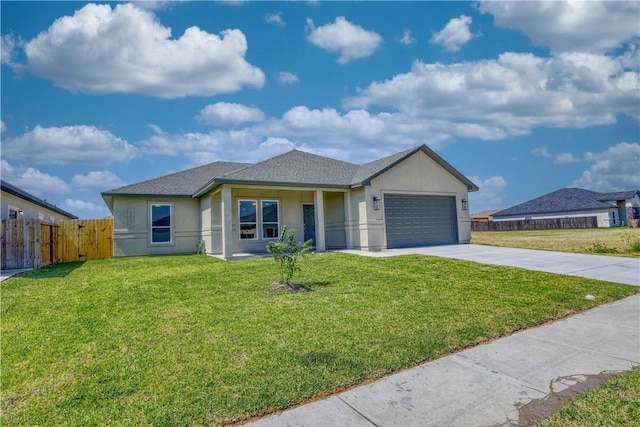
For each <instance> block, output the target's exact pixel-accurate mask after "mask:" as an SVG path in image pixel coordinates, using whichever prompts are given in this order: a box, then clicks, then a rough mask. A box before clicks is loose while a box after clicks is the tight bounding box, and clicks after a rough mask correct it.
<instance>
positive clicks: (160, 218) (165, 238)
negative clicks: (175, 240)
mask: <svg viewBox="0 0 640 427" xmlns="http://www.w3.org/2000/svg"><path fill="white" fill-rule="evenodd" d="M171 223H172V221H171V205H170V204H152V205H151V243H171Z"/></svg>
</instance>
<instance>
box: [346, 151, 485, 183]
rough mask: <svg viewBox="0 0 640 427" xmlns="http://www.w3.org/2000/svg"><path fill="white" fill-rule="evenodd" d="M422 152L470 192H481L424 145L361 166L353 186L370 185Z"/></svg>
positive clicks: (353, 180)
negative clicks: (372, 181)
mask: <svg viewBox="0 0 640 427" xmlns="http://www.w3.org/2000/svg"><path fill="white" fill-rule="evenodd" d="M420 151H421V152H423V153H424V154H426V155H427V156H428V157H430V158H431V159H432V160H433V161H435V162H436V163H437V164H438V165H440V166H441V167H442V168H443V169H444V170H446V171H447V172H449V173H450V174H451V175H453V176H454V177H455V178H457V179H458V180H459V181H460V182H462V183H463V184H464V185H466V186H467V190H468V191H478V190H479V188H478V186H477V185H475V184H474V183H473V182H471V181H470V180H469V178H467V177H466V176H464V175H463V174H461V173H460V172H459V171H458V170H457V169H456V168H454V167H453V166H451V165H450V164H449V163H448V162H447V161H446V160H444V159H443V158H442V157H440V156H439V155H438V154H436V153H435V152H434V151H433V150H431V149H430V148H429V147H427V146H426V145H424V144H423V145H420V146H418V147H413V148H410V149H408V150H405V151H402V152H400V153H396V154H392V155H391V156H388V157H385V158H382V159H379V160H375V161H373V162H370V163H367V164H364V165H362V166H360V168H359V170H358V172H357V173H356V174H355V175H354V177H353V179H352V181H351V186H352V187H357V186H360V185H369V184H370V183H371V180H372V179H374V178H375V177H377V176H379V175H381V174H383V173H384V172H386V171H387V170H389V169H391V168H392V167H394V166H396V165H398V164H400V163H402V162H403V161H404V160H406V159H408V158H409V157H411V156H413V155H414V154H416V153H418V152H420Z"/></svg>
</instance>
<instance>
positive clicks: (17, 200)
mask: <svg viewBox="0 0 640 427" xmlns="http://www.w3.org/2000/svg"><path fill="white" fill-rule="evenodd" d="M0 184H1V185H0V188H1V190H2V202H1V205H2V207H1V210H2V212H1V217H2V219H34V218H37V219H39V220H40V221H46V222H50V223H53V224H57V223H58V222H59V221H61V220H65V219H78V217H77V216H75V215H73V214H70V213H69V212H67V211H65V210H62V209H60V208H59V207H57V206H54V205H52V204H51V203H48V202H47V201H46V200H42V199H40V198H38V197H36V196H34V195H32V194H30V193H27V192H26V191H24V190H22V189H21V188H18V187H16V186H15V185H12V184H9V183H8V182H7V181H5V180H0Z"/></svg>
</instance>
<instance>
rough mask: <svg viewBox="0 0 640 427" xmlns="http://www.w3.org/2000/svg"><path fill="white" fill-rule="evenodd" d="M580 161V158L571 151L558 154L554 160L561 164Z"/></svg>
mask: <svg viewBox="0 0 640 427" xmlns="http://www.w3.org/2000/svg"><path fill="white" fill-rule="evenodd" d="M579 161H580V159H579V158H577V157H575V156H574V155H573V154H571V153H562V154H558V155H557V156H556V157H555V158H554V159H553V162H554V163H557V164H559V165H562V164H567V163H578V162H579Z"/></svg>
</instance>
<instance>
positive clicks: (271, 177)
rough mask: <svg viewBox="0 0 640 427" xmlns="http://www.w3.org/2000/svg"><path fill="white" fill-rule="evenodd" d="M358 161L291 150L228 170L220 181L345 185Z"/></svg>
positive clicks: (356, 168) (355, 168) (354, 170)
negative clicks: (239, 168)
mask: <svg viewBox="0 0 640 427" xmlns="http://www.w3.org/2000/svg"><path fill="white" fill-rule="evenodd" d="M357 170H358V165H355V164H353V163H347V162H343V161H340V160H335V159H331V158H329V157H323V156H318V155H316V154H311V153H306V152H304V151H298V150H292V151H289V152H287V153H284V154H281V155H279V156H276V157H273V158H271V159H267V160H265V161H262V162H260V163H256V164H255V165H253V166H249V167H247V168H245V169H242V170H239V171H237V172H233V173H230V174H227V175H225V176H224V177H223V179H221V180H219V182H221V183H222V182H233V183H237V182H250V183H277V184H289V185H311V186H331V187H346V186H348V185H349V183H350V182H351V177H352V176H353V174H354V173H355V172H356V171H357Z"/></svg>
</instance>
